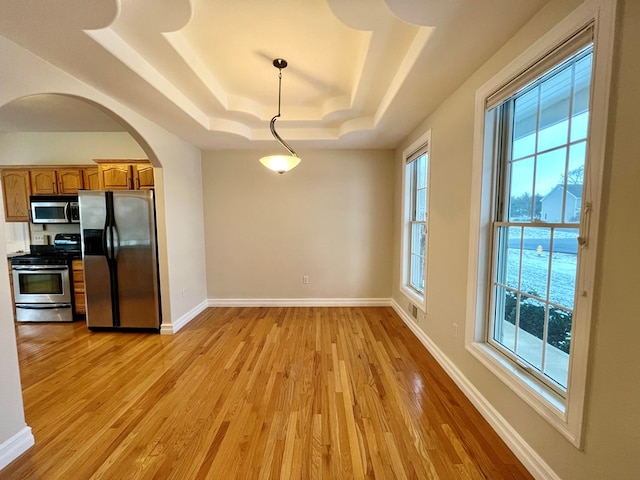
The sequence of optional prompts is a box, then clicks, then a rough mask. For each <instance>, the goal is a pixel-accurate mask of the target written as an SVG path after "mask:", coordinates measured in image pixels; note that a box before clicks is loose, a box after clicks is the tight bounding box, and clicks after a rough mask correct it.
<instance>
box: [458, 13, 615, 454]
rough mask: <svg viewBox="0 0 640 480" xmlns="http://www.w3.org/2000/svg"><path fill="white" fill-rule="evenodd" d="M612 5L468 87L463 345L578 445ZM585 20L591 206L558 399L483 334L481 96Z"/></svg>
mask: <svg viewBox="0 0 640 480" xmlns="http://www.w3.org/2000/svg"><path fill="white" fill-rule="evenodd" d="M615 7H616V1H615V0H592V1H587V2H585V3H583V4H582V5H580V6H579V7H578V8H577V9H576V10H574V11H573V12H572V13H571V14H569V15H568V16H567V17H566V18H565V19H564V20H562V21H561V22H559V23H558V24H557V25H556V26H555V27H553V28H552V29H551V30H549V31H548V32H547V33H546V34H545V35H544V36H543V37H542V38H540V39H539V40H538V41H536V42H535V43H534V44H533V45H531V46H530V47H529V48H528V49H526V50H525V51H524V52H523V53H522V54H521V55H519V56H518V57H517V58H516V59H515V60H513V61H512V62H511V63H510V64H508V65H507V66H506V67H505V68H504V69H502V70H501V71H500V72H498V74H496V75H495V76H494V77H493V78H491V79H490V80H489V81H488V82H486V83H485V84H484V85H483V86H482V87H480V88H479V89H478V90H477V92H476V101H475V106H476V108H475V132H474V154H473V172H472V190H471V205H472V209H471V224H470V238H469V269H468V272H469V275H468V283H467V318H466V329H465V348H466V349H467V351H469V352H470V353H471V354H472V355H473V356H474V357H475V358H476V359H477V360H479V361H480V362H481V363H482V364H483V365H484V366H485V367H487V368H488V369H489V370H490V371H491V372H493V373H494V374H495V375H496V376H497V377H498V378H500V379H501V380H502V381H503V382H504V383H505V384H506V385H507V386H508V387H509V388H510V389H511V390H512V391H513V392H514V393H515V394H517V395H518V396H519V397H520V398H521V399H522V400H524V401H525V402H526V403H527V404H528V405H529V406H531V407H532V408H533V409H534V410H535V411H536V412H538V413H539V414H540V415H541V416H542V417H543V418H544V419H545V420H546V421H547V422H549V424H551V425H552V426H553V427H554V428H556V429H557V430H558V431H559V432H560V433H561V434H562V435H564V436H565V438H567V439H568V440H569V441H570V442H571V443H572V444H573V445H574V446H576V447H577V448H580V447H581V445H582V422H583V414H584V403H585V396H586V380H587V364H588V353H589V352H588V347H589V338H590V328H591V314H592V310H593V297H594V295H593V292H594V284H595V271H596V257H597V252H598V246H597V245H598V238H597V226H598V225H599V214H600V212H599V210H600V205H601V191H602V169H603V163H604V155H605V138H606V128H607V113H608V99H609V91H610V83H611V58H612V55H613V33H614V26H615ZM589 24H593V25H594V38H593V51H594V53H593V66H592V77H591V78H592V80H591V82H592V83H591V99H590V124H589V136H588V137H589V142H588V147H587V163H588V165H589V167H588V170H589V172H588V179H587V181H588V182H589V188H588V192H587V191H586V190H587V188H585V192H583V205H587V203H589V204H590V205H591V211H590V215H589V217H588V221H586V222H585V224H583V226H582V228H583V232H584V233H583V236H584V237H585V238H587V244H586V245H585V246H583V247H582V251H581V258H580V259H579V264H578V273H577V279H576V288H577V290H578V295H577V297H576V305H575V310H576V312H578V313H577V315H576V316H575V317H574V319H573V322H574V324H575V327H574V329H573V336H572V341H571V342H572V346H571V361H570V366H569V378H568V382H567V394H566V398H563V397H562V396H561V395H559V394H558V393H557V392H556V391H554V390H553V389H551V388H549V387H548V386H546V385H545V384H543V383H542V382H540V381H539V380H537V379H536V378H535V377H533V376H531V375H529V374H528V373H527V372H526V370H525V369H523V368H522V367H521V366H519V365H518V364H517V363H516V362H513V361H510V360H508V359H506V358H505V357H504V356H503V355H502V354H500V353H498V351H497V350H496V349H495V348H494V347H493V346H491V345H489V343H488V341H487V338H488V333H489V332H488V327H489V322H488V315H487V311H488V309H489V307H490V305H489V298H490V295H489V289H490V288H491V282H490V279H491V276H490V275H489V273H488V272H489V271H490V269H491V268H492V262H491V258H492V255H491V254H492V252H491V248H492V242H491V236H492V228H493V222H492V220H493V219H494V218H495V210H494V208H495V207H494V203H495V202H494V200H495V199H494V187H495V184H494V182H495V177H494V175H495V172H494V166H493V161H494V152H493V137H494V131H493V129H494V126H495V123H496V122H495V116H494V117H493V118H492V114H491V113H490V112H488V111H487V109H486V105H487V100H488V99H489V98H490V97H491V96H492V95H494V94H495V92H496V91H498V90H499V89H501V88H503V87H504V85H506V84H508V83H509V82H511V81H512V80H513V79H515V78H517V77H519V76H520V75H522V74H523V73H524V72H525V71H527V70H528V69H530V68H531V66H532V65H534V64H535V63H537V62H538V61H540V60H541V59H544V58H546V57H547V56H548V55H549V54H550V53H551V52H553V51H554V50H555V49H556V48H557V47H558V46H559V45H561V44H563V43H564V42H565V41H566V40H567V39H569V38H571V37H572V36H573V35H575V34H576V33H577V32H579V31H581V30H583V29H584V28H585V27H586V26H588V25H589ZM568 56H571V55H568ZM493 115H495V111H494V112H493ZM587 195H589V196H588V197H587Z"/></svg>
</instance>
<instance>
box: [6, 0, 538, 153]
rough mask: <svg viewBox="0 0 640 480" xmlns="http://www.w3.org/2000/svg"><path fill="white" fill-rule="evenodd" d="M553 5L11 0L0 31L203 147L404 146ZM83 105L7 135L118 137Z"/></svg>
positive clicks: (37, 115)
mask: <svg viewBox="0 0 640 480" xmlns="http://www.w3.org/2000/svg"><path fill="white" fill-rule="evenodd" d="M546 1H547V0H56V1H37V2H23V1H17V0H0V11H1V12H2V14H1V15H0V34H2V35H4V36H6V37H7V38H9V39H10V40H12V41H14V42H15V43H17V44H19V45H22V46H23V47H25V48H27V49H28V50H30V51H32V52H33V53H35V54H37V55H39V56H40V57H42V58H44V59H45V60H47V61H49V62H50V63H52V64H54V65H57V66H59V67H60V68H62V69H64V70H66V71H67V72H69V73H70V74H72V75H74V76H75V77H77V78H79V79H80V80H82V81H84V82H86V83H88V84H91V85H93V86H94V87H95V88H97V89H99V90H101V91H103V92H105V93H106V94H108V95H110V96H112V97H114V98H116V99H118V100H119V101H121V102H122V103H124V104H126V105H128V106H129V107H130V108H132V109H134V110H136V111H137V112H139V113H140V114H142V115H144V116H146V117H147V118H149V119H151V120H153V121H154V122H156V123H158V124H159V125H161V126H162V127H164V128H166V129H167V130H169V131H171V132H173V133H175V134H176V135H178V136H180V137H182V138H184V139H185V140H187V141H189V142H191V143H193V144H195V145H197V146H199V147H201V148H203V149H227V148H253V147H264V146H267V145H269V144H271V143H272V142H273V141H274V140H273V137H272V136H271V133H270V132H269V120H270V119H271V117H272V116H274V115H275V114H276V113H277V108H278V105H277V100H278V69H277V68H275V67H274V66H273V65H272V61H273V59H274V58H277V57H281V58H284V59H286V60H287V62H288V63H289V66H288V67H287V68H286V69H284V70H282V116H281V117H280V118H279V119H278V121H277V124H276V126H277V130H278V133H279V134H280V135H281V136H282V137H283V138H284V139H285V140H286V141H287V142H288V143H289V144H290V145H291V146H292V147H293V148H294V149H296V150H298V149H301V150H304V149H305V148H323V147H327V148H393V147H395V146H396V145H397V144H398V142H400V141H401V140H402V139H403V138H404V137H405V136H406V135H407V134H408V133H409V132H411V131H412V130H413V129H414V128H415V127H416V126H417V125H418V123H419V122H420V121H422V120H423V119H424V118H426V117H427V116H428V115H429V114H430V113H431V112H432V111H433V110H434V109H435V108H436V107H437V106H438V105H439V104H440V103H441V102H442V101H443V100H444V99H445V98H446V97H447V96H448V95H449V94H451V92H452V91H453V90H454V89H455V88H457V87H458V86H459V85H460V84H461V83H462V82H463V81H464V80H465V79H466V78H467V77H468V76H469V75H470V74H472V73H473V72H474V71H475V70H476V69H477V68H478V67H479V66H480V65H482V64H483V63H484V62H485V61H486V60H487V58H488V57H489V56H490V55H492V54H493V53H494V52H495V51H496V50H497V49H498V48H499V47H500V46H501V45H502V44H504V43H505V42H506V41H507V40H508V39H509V38H510V37H511V36H512V35H513V34H514V33H515V32H516V31H517V30H518V29H519V28H520V27H521V26H522V25H523V24H524V23H525V22H526V21H527V20H528V19H529V18H530V17H531V16H532V15H533V14H534V13H535V12H536V11H538V10H539V9H540V8H541V6H542V5H543V4H544V3H546ZM119 129H121V127H120V126H119V125H118V123H117V122H115V121H113V120H112V119H111V118H109V116H108V115H105V114H104V113H103V112H101V111H99V110H97V109H95V107H93V106H90V105H88V104H84V103H82V102H80V101H78V100H75V99H70V98H67V97H61V96H59V95H47V96H38V97H30V98H29V97H28V98H24V99H19V100H16V101H14V102H12V103H10V104H8V105H4V106H2V107H0V131H4V132H15V131H117V130H119Z"/></svg>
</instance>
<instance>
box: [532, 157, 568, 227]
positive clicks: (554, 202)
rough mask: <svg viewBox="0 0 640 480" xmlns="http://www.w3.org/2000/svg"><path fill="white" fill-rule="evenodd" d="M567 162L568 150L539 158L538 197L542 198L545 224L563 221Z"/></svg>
mask: <svg viewBox="0 0 640 480" xmlns="http://www.w3.org/2000/svg"><path fill="white" fill-rule="evenodd" d="M566 162H567V149H566V148H559V149H557V150H552V151H551V152H547V153H544V154H542V155H539V156H538V161H537V164H536V195H539V196H540V219H541V220H542V221H544V222H554V223H557V222H561V221H562V209H563V207H564V175H565V168H566V164H567V163H566Z"/></svg>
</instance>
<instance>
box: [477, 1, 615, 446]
mask: <svg viewBox="0 0 640 480" xmlns="http://www.w3.org/2000/svg"><path fill="white" fill-rule="evenodd" d="M614 19H615V1H611V0H595V1H594V2H591V3H584V4H582V5H581V6H580V7H578V8H577V9H576V10H575V11H574V12H573V13H572V14H571V15H569V16H568V17H567V18H565V19H564V20H563V21H561V22H560V23H559V24H558V25H556V26H555V27H554V28H552V29H551V30H550V31H549V32H548V33H547V34H545V35H544V36H543V37H542V38H541V39H540V40H539V41H538V42H536V43H535V44H533V45H532V46H531V47H530V48H528V49H527V50H526V51H525V52H523V53H522V55H520V57H518V58H516V59H515V60H514V61H513V62H512V63H511V64H509V65H508V66H507V67H505V69H503V70H502V71H501V72H499V73H498V74H497V75H496V76H495V77H494V78H492V79H491V80H490V81H488V82H487V83H486V84H485V85H483V86H482V87H481V88H480V89H479V90H478V91H477V93H476V118H475V124H476V129H477V130H476V137H475V145H474V164H473V173H472V192H471V198H472V219H471V229H470V252H469V282H468V294H467V312H468V313H467V328H466V330H465V343H466V348H467V350H468V351H469V352H470V353H471V354H473V355H474V356H475V357H476V358H477V359H478V360H479V361H480V362H481V363H482V364H483V365H485V366H486V367H487V368H488V369H489V370H490V371H492V372H493V373H494V374H495V375H496V376H497V377H498V378H500V379H501V380H502V381H503V382H504V383H505V384H506V385H507V386H508V387H509V388H511V389H512V390H513V391H514V392H515V393H516V394H517V395H518V396H519V397H520V398H521V399H523V400H524V401H525V402H526V403H527V404H529V405H530V406H531V407H532V408H533V409H534V410H535V411H537V412H538V413H539V414H540V415H541V416H542V417H543V418H545V419H546V420H547V421H548V422H549V423H550V424H551V425H553V426H554V427H555V428H556V429H557V430H558V431H559V432H561V433H562V434H563V435H564V436H565V437H566V438H568V439H569V440H570V441H571V442H572V443H573V444H574V445H576V446H578V447H579V446H580V442H581V431H582V417H583V411H584V399H585V392H586V378H587V364H588V361H587V360H588V346H589V336H590V324H591V311H592V306H593V287H594V279H595V268H596V254H597V243H598V239H597V225H598V217H599V205H600V197H601V185H602V165H603V158H604V151H605V148H604V146H605V143H604V141H605V133H606V120H607V106H608V96H609V88H610V87H609V78H610V71H611V57H612V51H613V27H614V23H615V21H614Z"/></svg>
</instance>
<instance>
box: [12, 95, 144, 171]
mask: <svg viewBox="0 0 640 480" xmlns="http://www.w3.org/2000/svg"><path fill="white" fill-rule="evenodd" d="M78 101H80V100H78ZM94 158H146V154H145V153H144V151H143V150H142V148H141V147H140V145H139V144H138V142H136V141H135V140H134V139H133V137H132V136H131V135H129V134H128V133H127V132H95V133H94V132H86V133H85V132H83V133H59V132H56V133H49V132H47V133H25V132H16V133H0V165H20V164H55V165H90V164H93V161H92V160H93V159H94Z"/></svg>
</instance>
